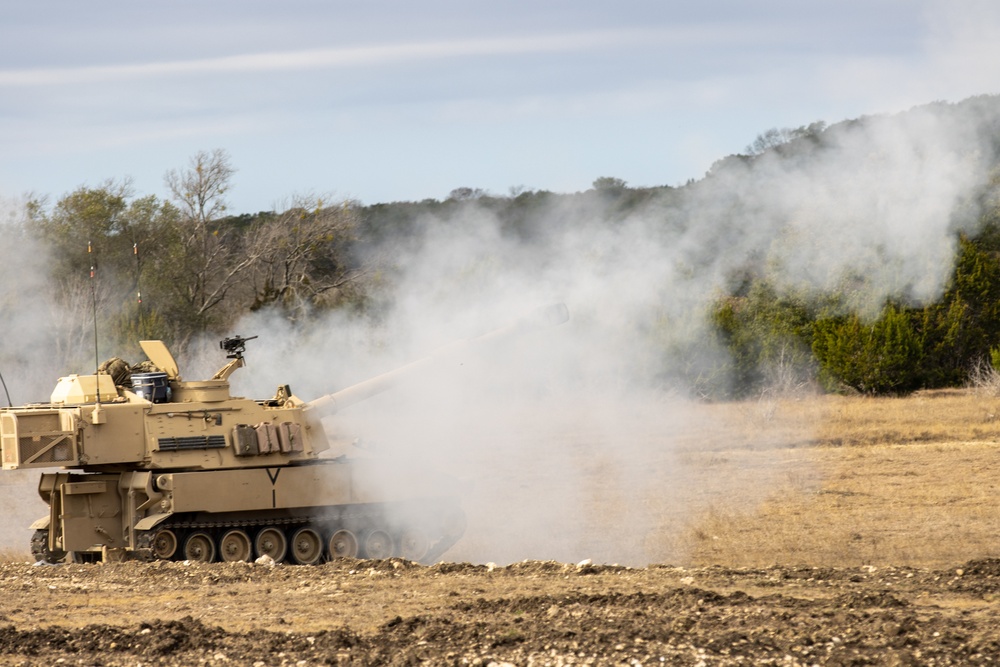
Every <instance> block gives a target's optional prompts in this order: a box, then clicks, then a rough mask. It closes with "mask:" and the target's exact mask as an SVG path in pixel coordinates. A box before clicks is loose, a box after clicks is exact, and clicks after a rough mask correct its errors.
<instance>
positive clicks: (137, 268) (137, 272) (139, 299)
mask: <svg viewBox="0 0 1000 667" xmlns="http://www.w3.org/2000/svg"><path fill="white" fill-rule="evenodd" d="M132 254H133V255H135V300H136V303H137V304H138V306H139V313H140V317H141V315H142V287H141V286H140V285H139V276H140V275H141V267H140V266H139V244H138V243H133V244H132Z"/></svg>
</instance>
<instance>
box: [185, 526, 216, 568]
mask: <svg viewBox="0 0 1000 667" xmlns="http://www.w3.org/2000/svg"><path fill="white" fill-rule="evenodd" d="M184 558H186V559H187V560H193V561H197V562H199V563H211V562H212V561H214V560H215V542H213V541H212V537H211V535H209V534H208V533H203V532H200V531H199V532H197V533H191V534H190V535H188V538H187V539H186V540H185V541H184Z"/></svg>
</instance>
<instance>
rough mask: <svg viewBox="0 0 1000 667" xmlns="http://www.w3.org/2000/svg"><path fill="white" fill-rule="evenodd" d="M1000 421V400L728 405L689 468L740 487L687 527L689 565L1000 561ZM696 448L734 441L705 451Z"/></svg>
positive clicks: (936, 395) (976, 396)
mask: <svg viewBox="0 0 1000 667" xmlns="http://www.w3.org/2000/svg"><path fill="white" fill-rule="evenodd" d="M702 409H705V410H708V411H711V410H713V409H717V406H704V407H703V408H702ZM998 415H1000V399H998V398H996V397H995V396H992V395H989V394H984V393H979V392H974V391H938V392H924V393H918V394H916V395H914V396H910V397H906V398H868V397H835V396H826V397H815V398H810V399H804V400H791V401H789V400H775V401H767V402H761V403H759V404H757V405H753V404H746V405H744V407H743V411H742V413H737V414H736V415H734V414H733V413H732V412H731V411H729V410H726V409H725V408H720V414H719V415H718V416H717V418H715V419H713V420H708V422H707V423H715V424H717V425H718V429H719V432H717V433H714V434H711V435H708V436H707V437H706V436H700V435H698V434H691V438H692V442H691V449H690V451H691V454H690V455H689V456H690V465H691V467H692V469H693V470H697V469H699V468H701V470H702V471H703V474H705V475H706V477H709V478H710V477H711V472H710V470H711V468H712V467H713V466H715V467H728V468H729V471H728V475H727V476H728V478H729V479H733V478H734V477H739V478H740V481H739V482H736V483H735V484H734V485H733V486H732V487H731V488H733V489H734V490H735V491H736V493H735V494H734V495H733V496H729V497H718V498H715V499H713V500H712V501H711V502H709V503H708V506H706V507H704V508H702V509H701V511H700V512H699V514H698V516H697V518H696V519H695V520H693V521H691V522H689V524H688V525H687V526H686V530H685V531H684V539H685V540H686V544H685V547H686V549H687V551H688V553H689V557H688V559H687V561H688V562H690V563H691V564H697V565H710V564H724V565H727V566H765V565H770V564H775V563H779V564H785V565H794V564H809V565H814V566H858V565H887V564H892V565H907V566H916V567H944V566H947V565H950V564H954V563H958V562H962V561H964V560H966V559H968V558H986V557H995V556H998V555H1000V540H998V539H997V536H998V535H1000V511H998V510H1000V477H998V474H1000V420H998ZM694 439H700V440H702V441H703V442H704V441H706V440H711V441H712V442H719V441H720V440H729V441H730V442H732V443H733V446H731V447H728V448H725V449H722V450H720V451H719V452H717V453H707V452H704V451H698V447H697V446H696V444H695V443H694V442H693V440H694ZM762 470H763V471H765V472H766V474H764V475H761V472H760V471H762ZM746 471H750V472H746ZM753 477H764V478H765V479H766V480H768V481H767V487H768V488H767V490H766V491H761V490H759V489H756V488H754V483H753ZM706 483H707V482H706ZM761 495H763V498H761Z"/></svg>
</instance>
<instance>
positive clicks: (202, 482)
mask: <svg viewBox="0 0 1000 667" xmlns="http://www.w3.org/2000/svg"><path fill="white" fill-rule="evenodd" d="M566 319H567V312H566V308H565V306H563V305H562V304H556V305H554V306H549V307H547V308H544V309H541V310H539V311H536V312H535V313H533V314H532V315H530V316H528V317H525V318H522V319H521V320H519V321H518V322H517V323H515V324H513V325H510V326H508V327H506V328H504V329H500V330H498V331H494V332H492V333H489V334H486V335H484V336H481V337H479V338H476V339H471V340H468V341H459V342H458V343H456V344H453V345H451V346H448V349H449V350H454V348H455V347H456V346H458V347H461V346H462V345H465V344H469V343H482V342H486V341H489V340H491V339H494V338H496V337H498V336H503V335H509V334H517V333H521V332H525V331H528V330H532V329H536V328H539V327H542V326H548V325H554V324H559V323H561V322H563V321H565V320H566ZM247 340H250V339H245V338H240V337H235V338H227V339H226V340H224V341H222V343H221V347H222V348H223V349H224V350H225V351H226V352H227V353H228V357H229V359H230V362H229V363H228V364H227V365H226V366H225V367H223V368H222V369H220V370H219V371H218V372H217V373H216V374H215V375H214V376H213V377H212V378H210V379H208V380H200V381H185V380H183V379H182V378H181V376H180V374H179V372H178V369H177V364H176V362H175V361H174V358H173V356H172V355H171V354H170V352H169V351H168V349H167V348H166V346H165V345H164V344H163V343H162V342H161V341H143V342H142V343H141V345H142V349H143V351H144V352H145V353H146V355H147V356H148V357H149V361H150V362H151V364H152V366H155V372H134V369H130V368H129V367H128V366H127V364H123V363H122V364H120V366H123V367H124V371H122V369H121V368H118V369H115V370H117V371H118V373H117V375H115V376H113V375H111V374H104V373H100V372H99V373H97V374H95V375H70V376H68V377H64V378H60V379H59V383H58V384H57V385H56V388H55V390H54V391H53V392H52V396H51V399H50V402H49V403H46V404H38V405H28V406H24V407H17V408H4V409H0V444H2V454H3V467H4V469H8V470H13V469H18V468H62V471H60V472H46V473H44V474H42V477H41V481H40V483H39V493H40V494H41V496H42V499H43V500H44V501H45V502H46V503H48V505H49V508H50V509H49V514H48V516H46V517H44V518H42V519H39V520H38V521H36V522H35V523H34V524H33V525H32V528H33V529H34V530H35V533H34V536H33V538H32V540H31V550H32V554H33V555H34V557H35V558H37V559H39V560H44V561H49V562H57V561H59V560H62V559H64V558H66V556H67V554H72V555H73V557H74V558H75V559H77V560H81V561H86V560H98V559H101V558H102V557H103V558H104V559H123V558H126V557H134V558H159V559H165V560H171V559H186V560H193V561H204V562H211V561H215V560H223V561H245V560H251V559H255V558H259V557H261V556H268V557H270V558H273V559H274V560H275V561H278V562H280V561H282V560H286V559H287V560H290V561H291V562H294V563H300V564H312V563H317V562H320V561H321V560H323V559H325V558H335V557H341V556H348V557H368V558H387V557H390V556H396V555H398V556H402V557H404V558H408V559H411V560H423V561H433V560H435V559H437V558H438V557H439V556H440V555H441V554H442V553H444V552H445V551H446V550H447V549H448V548H449V547H451V546H452V545H453V544H454V543H455V542H456V541H457V540H458V539H459V538H460V537H461V536H462V534H463V532H464V530H465V517H464V514H463V512H462V510H461V507H460V505H459V499H458V497H457V493H456V492H455V491H454V489H455V484H454V483H453V482H452V481H451V480H449V479H447V478H443V477H440V476H439V477H436V476H434V475H431V474H428V473H427V472H426V471H421V473H420V474H414V473H413V471H410V470H405V469H401V467H399V466H393V464H392V462H391V461H384V460H379V459H377V458H358V457H348V456H338V457H335V458H330V457H329V456H328V457H327V458H324V457H323V456H321V455H322V454H324V452H327V453H328V454H329V450H330V442H329V440H328V438H327V435H326V433H325V432H324V429H323V425H322V423H321V421H320V419H321V418H322V417H324V416H326V415H330V414H332V413H334V412H336V411H337V410H339V409H341V408H344V407H347V406H349V405H351V404H354V403H357V402H358V401H361V400H364V399H365V398H368V397H370V396H372V395H374V394H376V393H379V392H381V391H383V390H385V389H386V388H388V387H389V386H390V385H392V384H393V383H394V382H395V381H396V380H397V379H399V378H401V377H403V376H405V375H410V374H412V373H413V372H414V371H416V370H418V369H420V368H422V367H424V366H425V365H428V364H432V363H434V362H435V360H436V359H437V358H439V356H440V355H432V356H430V357H426V358H424V359H421V360H418V361H415V362H413V363H411V364H409V365H407V366H404V367H402V368H400V369H397V370H395V371H392V372H389V373H386V374H384V375H380V376H378V377H375V378H372V379H370V380H366V381H364V382H362V383H360V384H357V385H354V386H352V387H348V388H347V389H344V390H341V391H338V392H336V393H333V394H329V395H326V396H323V397H321V398H318V399H316V400H313V401H309V402H306V401H303V400H301V399H299V398H298V397H296V396H295V395H293V394H292V393H291V391H290V389H289V387H288V385H282V386H280V387H278V390H277V392H276V393H275V395H274V397H272V398H268V399H265V400H252V399H247V398H240V397H235V396H231V395H230V391H229V377H230V375H231V374H232V373H233V372H234V371H235V370H237V369H238V368H240V367H241V366H243V365H244V360H243V352H244V351H245V344H246V341H247ZM445 354H449V353H447V352H446V353H445ZM130 371H132V372H130Z"/></svg>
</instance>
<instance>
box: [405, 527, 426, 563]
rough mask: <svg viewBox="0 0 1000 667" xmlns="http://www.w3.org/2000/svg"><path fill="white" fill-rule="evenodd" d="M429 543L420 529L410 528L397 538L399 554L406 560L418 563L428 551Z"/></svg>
mask: <svg viewBox="0 0 1000 667" xmlns="http://www.w3.org/2000/svg"><path fill="white" fill-rule="evenodd" d="M430 548H431V542H430V540H429V539H427V533H426V532H424V531H423V530H422V529H420V528H416V527H413V526H411V527H410V528H407V529H406V530H404V531H403V534H402V535H400V536H399V552H400V555H401V556H402V557H403V558H405V559H406V560H415V561H419V560H420V559H421V558H423V557H424V556H426V555H427V552H428V551H430Z"/></svg>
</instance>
